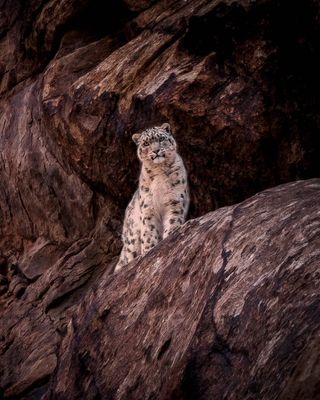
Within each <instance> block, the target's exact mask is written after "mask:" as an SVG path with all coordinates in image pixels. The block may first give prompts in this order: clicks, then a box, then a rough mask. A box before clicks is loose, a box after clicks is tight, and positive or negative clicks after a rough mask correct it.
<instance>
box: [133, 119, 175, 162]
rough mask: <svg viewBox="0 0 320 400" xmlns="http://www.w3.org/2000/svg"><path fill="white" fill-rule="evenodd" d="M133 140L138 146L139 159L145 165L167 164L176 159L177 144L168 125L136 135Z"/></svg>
mask: <svg viewBox="0 0 320 400" xmlns="http://www.w3.org/2000/svg"><path fill="white" fill-rule="evenodd" d="M132 139H133V141H134V142H135V143H136V145H137V148H138V149H137V150H138V157H139V159H140V161H141V162H143V163H144V162H147V163H148V164H161V163H163V162H166V163H167V162H171V161H173V160H174V159H175V157H176V153H177V144H176V141H175V140H174V138H173V136H172V133H171V129H170V125H169V124H167V123H165V124H163V125H161V126H155V127H153V128H149V129H146V130H145V131H143V132H142V133H135V134H134V135H133V136H132Z"/></svg>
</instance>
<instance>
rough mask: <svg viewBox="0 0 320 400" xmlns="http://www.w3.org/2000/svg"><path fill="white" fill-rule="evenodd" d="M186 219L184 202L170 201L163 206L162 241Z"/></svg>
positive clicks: (182, 200)
mask: <svg viewBox="0 0 320 400" xmlns="http://www.w3.org/2000/svg"><path fill="white" fill-rule="evenodd" d="M185 219H186V201H184V199H183V198H181V200H176V199H172V200H169V201H168V202H167V204H166V205H165V213H164V216H163V239H165V238H166V237H168V236H169V235H170V234H171V233H173V232H174V231H175V230H176V229H178V228H179V227H180V226H181V225H182V224H183V223H184V222H185Z"/></svg>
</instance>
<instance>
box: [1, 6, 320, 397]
mask: <svg viewBox="0 0 320 400" xmlns="http://www.w3.org/2000/svg"><path fill="white" fill-rule="evenodd" d="M280 3H281V4H280ZM297 15H299V21H298V20H297ZM318 16H319V5H318V2H316V1H314V0H307V1H305V2H303V4H300V3H299V4H298V3H295V2H293V3H292V4H290V7H289V6H288V5H286V4H285V3H283V2H278V1H275V0H268V1H262V0H260V1H256V2H248V1H246V0H239V1H237V2H236V3H235V2H230V1H229V0H225V1H222V2H216V1H213V0H212V1H208V0H194V1H192V2H185V1H182V0H181V1H180V0H179V1H167V2H162V1H156V0H153V1H152V2H147V1H145V0H123V1H118V0H117V1H116V0H112V1H109V2H100V1H96V0H90V1H89V0H81V1H74V0H61V1H55V0H47V1H40V0H32V1H30V2H21V1H18V0H8V1H5V2H1V3H0V79H1V82H0V93H1V98H0V143H1V148H0V304H1V309H0V318H1V328H0V354H1V369H0V386H1V387H3V390H4V391H5V393H6V394H5V396H7V397H11V398H17V397H18V398H21V399H22V398H25V399H32V398H33V399H38V398H41V396H45V394H46V393H47V394H48V393H49V392H48V390H49V386H50V390H51V391H52V393H60V392H61V390H62V392H63V382H67V380H68V379H69V378H68V377H64V378H63V379H61V381H60V382H59V385H60V386H59V388H58V386H57V385H58V381H55V379H56V376H58V374H59V376H60V377H61V373H63V372H62V371H63V368H62V366H61V362H60V359H61V358H62V356H63V357H67V354H61V355H60V352H61V351H62V350H61V349H62V348H68V347H67V346H68V345H69V344H70V343H71V342H72V341H73V337H74V336H77V335H80V333H78V331H79V327H78V325H77V324H79V323H80V319H79V321H78V320H77V318H76V316H77V313H79V309H78V307H79V305H82V306H83V307H84V308H83V311H81V313H83V314H79V318H80V317H81V316H82V317H83V318H84V315H85V314H86V313H87V312H88V310H87V308H86V307H87V306H88V305H89V304H90V301H89V300H88V299H89V297H90V296H93V295H92V288H93V287H97V285H99V284H100V285H103V284H106V282H109V279H110V280H111V281H112V280H113V279H120V276H119V277H118V278H111V274H112V271H113V267H114V264H115V262H116V259H117V257H118V254H119V251H120V247H121V241H120V232H121V223H122V218H123V212H124V209H125V207H126V205H127V202H128V200H129V199H130V197H131V195H132V193H133V192H134V190H135V188H136V184H137V178H138V168H139V164H138V161H137V157H136V150H135V145H134V144H133V143H132V141H131V135H132V133H134V132H136V131H139V130H140V129H144V128H146V127H147V126H150V125H153V124H159V123H162V122H170V124H171V126H172V127H173V130H174V132H175V136H176V137H177V141H178V145H179V153H180V154H181V155H182V156H183V159H184V161H185V164H186V167H187V169H188V173H189V181H190V187H191V197H192V198H191V200H192V202H191V209H190V218H196V217H199V216H201V215H204V214H206V213H208V212H209V211H212V210H215V209H217V208H221V207H224V206H228V205H231V204H235V203H238V202H241V201H243V200H245V199H246V198H248V197H249V196H252V195H254V194H255V193H257V192H259V191H261V190H263V189H266V188H270V187H273V186H276V185H278V184H281V183H284V182H289V181H295V180H299V179H309V178H314V177H317V176H319V172H320V171H319V163H318V154H319V144H318V142H317V137H318V131H319V125H320V123H319V117H318V104H319V96H320V95H319V93H320V91H319V86H320V85H319V72H318V71H319V61H318V59H319V57H317V56H318V53H319V43H320V42H319V40H318V38H319V24H318ZM283 21H286V29H285V31H284V30H283ZM299 185H302V186H301V187H302V189H301V190H302V191H304V190H307V192H308V191H309V189H306V187H305V186H303V185H304V184H302V183H300V184H299ZM306 185H307V184H306ZM308 193H309V192H308ZM306 195H307V194H306ZM283 201H284V202H285V199H284V200H283ZM221 212H222V211H221ZM223 212H224V211H223ZM221 218H222V217H221ZM248 218H249V217H248ZM227 219H228V218H227V216H226V220H227ZM248 221H249V220H248ZM221 223H222V222H221ZM224 223H227V222H224ZM279 223H280V222H279ZM190 226H191V225H190ZM190 229H191V228H190ZM192 229H193V228H192ZM197 235H198V234H197ZM199 237H200V236H199ZM250 237H251V236H250ZM252 239H253V237H252ZM172 240H174V239H172ZM190 240H191V237H190ZM199 240H202V239H201V238H200V239H199ZM243 240H245V241H247V240H249V238H246V237H244V239H243ZM168 243H169V242H168ZM170 243H171V242H170ZM198 245H200V243H199V244H198ZM170 246H171V244H170ZM283 246H284V247H285V243H284V244H283ZM220 251H221V249H220ZM253 251H256V250H253ZM249 256H250V254H249ZM212 257H213V259H214V257H215V255H212ZM227 258H228V257H227ZM213 259H212V260H213ZM189 261H190V260H189ZM189 261H188V260H187V262H189ZM167 262H169V258H168V260H167ZM190 262H191V261H190ZM186 266H187V264H186V265H185V267H186ZM150 267H151V266H150ZM132 268H133V267H132ZM144 268H147V267H144ZM186 268H187V267H186ZM217 268H218V267H217ZM130 276H131V275H130ZM132 279H133V278H132ZM111 281H110V282H111ZM150 284H151V282H150ZM177 284H178V283H177ZM206 284H208V283H206ZM130 285H131V284H130V283H128V287H129V286H130ZM130 287H131V286H130ZM99 290H100V289H99ZM128 290H129V289H128ZM130 290H131V289H130ZM310 290H311V289H310ZM133 292H134V289H133ZM88 296H89V297H88ZM203 296H204V294H203ZM160 297H161V296H160ZM204 298H205V297H203V299H204ZM92 301H94V302H97V304H98V303H99V301H98V300H97V299H95V298H94V299H93V300H92ZM199 301H201V299H200V298H199ZM99 307H100V306H99ZM106 309H107V307H106ZM155 312H158V311H157V308H155ZM159 313H160V309H159ZM89 314H90V313H89ZM89 314H88V315H89ZM103 315H105V317H106V318H107V319H106V320H108V318H109V317H108V316H107V311H106V312H105V314H103ZM159 315H160V314H159ZM90 318H91V317H90V315H89V316H88V323H91V322H90V321H91V319H90ZM199 318H200V317H199ZM70 321H73V322H72V324H71V323H70ZM99 321H100V320H99ZM70 324H71V325H70ZM312 329H314V330H316V324H315V325H314V327H313V328H312ZM72 331H73V332H74V336H73V335H72V334H71V333H70V332H72ZM67 332H69V333H67ZM137 339H138V338H137ZM81 340H82V339H81ZM166 340H169V338H166V339H165V340H164V342H163V343H162V344H163V345H164V344H165V343H166ZM314 341H315V342H314V343H316V339H314ZM261 343H262V342H261ZM310 343H313V342H312V341H310ZM173 344H174V342H167V344H166V345H165V346H164V348H163V350H162V351H163V357H165V354H166V353H167V352H168V351H169V350H170V348H174V347H173ZM315 345H316V344H315ZM237 346H238V345H237ZM166 347H168V349H167V351H166V352H165V351H164V350H165V349H166ZM218 347H219V346H218ZM237 348H238V347H237ZM150 351H151V350H150ZM153 351H154V350H153ZM159 351H160V350H159ZM289 352H290V351H289V350H288V353H289ZM301 354H302V353H301ZM163 357H162V356H161V357H160V358H161V359H165V358H163ZM177 357H178V356H177ZM301 357H302V358H301V360H304V359H307V360H308V363H309V364H308V365H309V367H308V370H309V369H310V368H311V369H312V370H313V371H314V374H316V371H317V362H318V361H317V358H316V357H312V356H310V357H309V356H308V354H302V355H301ZM304 357H306V358H304ZM46 359H48V365H47V366H46V364H45V361H44V360H46ZM284 359H286V357H284ZM67 362H70V365H72V363H73V361H72V360H67ZM195 362H196V363H198V362H200V361H195ZM201 362H202V361H201ZM303 362H304V361H301V363H303ZM98 365H99V364H97V366H98ZM197 365H198V364H197ZM201 365H202V364H201ZM203 365H205V362H204V361H203ZM301 365H302V364H301ZM188 368H189V369H188V371H189V370H190V368H191V367H188ZM221 368H222V367H221ZM191 369H192V368H191ZM188 373H189V372H186V376H185V378H183V379H184V381H186V382H187V383H186V384H185V386H184V387H185V388H186V389H183V390H185V391H186V393H190V396H193V395H192V393H193V391H194V390H196V389H193V388H191V387H190V384H189V383H188V382H189V381H188V379H189V378H188ZM228 373H229V372H228ZM78 374H79V371H78V370H77V369H75V372H74V374H73V375H72V374H71V375H70V382H71V381H72V379H73V378H72V376H74V379H78V376H79V375H78ZM221 374H222V372H221ZM303 374H304V370H303V369H297V370H296V371H295V373H294V375H292V378H291V379H292V380H291V382H292V384H291V385H290V388H289V387H288V386H287V387H286V389H285V390H284V392H283V394H282V395H283V396H287V398H290V396H291V392H292V391H293V393H297V392H296V389H295V387H297V388H298V387H300V386H299V383H297V384H296V383H295V382H294V381H293V379H295V377H297V379H298V380H299V382H300V381H301V380H302V381H303V380H304V375H303ZM310 374H311V373H310ZM311 375H312V374H311ZM311 375H308V377H307V378H306V379H310V380H311V381H312V379H313V378H312V376H311ZM314 376H315V375H314ZM59 379H60V378H59ZM88 379H89V378H88ZM119 379H120V377H119ZM199 379H200V378H199ZM201 379H202V378H201ZM201 379H200V381H201ZM200 381H199V382H200ZM177 382H178V381H177ZM234 382H235V383H234V384H233V385H235V386H234V387H236V381H234ZM155 384H156V380H155ZM88 385H89V386H90V385H91V386H90V387H91V389H92V390H93V392H94V390H95V389H94V385H93V384H92V382H91V381H90V382H89V381H88ZM92 385H93V386H92ZM114 385H116V383H114ZM296 385H298V386H296ZM138 386H139V385H138ZM307 386H309V384H308V385H307ZM70 387H73V386H72V385H71V386H70ZM312 387H313V386H312V384H310V390H313V389H312ZM61 388H62V389H61ZM91 389H90V390H91ZM70 390H71V389H70ZM77 390H78V389H77ZM79 390H80V391H81V390H83V389H81V388H80V389H79ZM125 390H126V389H125ZM139 390H140V389H139ZM159 390H160V389H159ZM161 390H162V389H161ZM177 390H178V389H177ZM179 390H180V389H179ZM181 390H182V389H181ZM221 390H222V389H221ZM230 390H231V389H230ZM250 390H251V391H252V390H253V389H252V388H251V389H250ZM257 390H258V389H257ZM297 390H298V389H297ZM299 390H300V389H299ZM0 392H1V389H0ZM161 393H162V392H161ZM177 393H178V392H177ZM250 393H251V392H250ZM175 395H176V396H177V398H178V397H179V396H180V394H175ZM103 396H104V395H103ZM110 396H111V395H110ZM186 396H187V395H186ZM248 396H249V395H248ZM252 396H253V397H254V395H252ZM306 396H309V394H306ZM0 397H1V394H0ZM69 398H70V397H69ZM71 398H72V397H71ZM230 398H231V397H230ZM284 398H285V397H284Z"/></svg>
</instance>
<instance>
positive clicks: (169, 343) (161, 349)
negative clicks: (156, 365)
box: [157, 338, 171, 360]
mask: <svg viewBox="0 0 320 400" xmlns="http://www.w3.org/2000/svg"><path fill="white" fill-rule="evenodd" d="M170 345H171V338H170V339H168V340H166V341H165V342H164V343H163V345H162V346H161V348H160V350H159V353H158V356H157V359H158V360H161V358H162V356H163V355H164V353H165V352H166V351H167V350H168V349H169V347H170Z"/></svg>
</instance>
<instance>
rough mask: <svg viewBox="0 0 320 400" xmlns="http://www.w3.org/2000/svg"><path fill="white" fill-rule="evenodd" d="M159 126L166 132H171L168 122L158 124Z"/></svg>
mask: <svg viewBox="0 0 320 400" xmlns="http://www.w3.org/2000/svg"><path fill="white" fill-rule="evenodd" d="M160 128H161V129H164V130H165V131H166V132H167V133H170V134H171V128H170V125H169V124H168V122H166V123H164V124H162V125H161V126H160Z"/></svg>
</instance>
